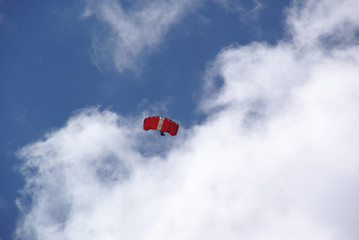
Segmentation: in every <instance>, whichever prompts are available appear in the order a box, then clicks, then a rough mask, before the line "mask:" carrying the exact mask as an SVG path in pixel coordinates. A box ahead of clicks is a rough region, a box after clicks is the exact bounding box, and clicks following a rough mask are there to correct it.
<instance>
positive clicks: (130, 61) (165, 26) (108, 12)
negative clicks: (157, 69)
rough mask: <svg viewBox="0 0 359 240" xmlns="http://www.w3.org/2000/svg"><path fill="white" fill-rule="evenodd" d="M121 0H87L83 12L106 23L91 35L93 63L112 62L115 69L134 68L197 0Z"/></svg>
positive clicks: (120, 70) (135, 68) (102, 64)
mask: <svg viewBox="0 0 359 240" xmlns="http://www.w3.org/2000/svg"><path fill="white" fill-rule="evenodd" d="M123 2H124V1H123ZM123 2H121V1H120V2H119V1H115V0H101V1H90V0H89V1H87V8H86V10H85V13H84V17H89V16H93V15H94V16H96V17H97V19H98V20H99V21H100V22H101V23H103V24H104V26H106V27H105V28H103V29H105V30H103V31H98V32H96V34H94V37H93V61H94V63H95V64H96V65H98V66H100V67H102V66H106V65H108V64H113V65H114V66H115V67H116V68H117V70H118V71H119V72H122V71H124V70H125V69H130V70H138V66H139V65H141V64H142V63H143V61H142V58H146V56H147V55H148V54H149V53H151V52H152V51H153V50H154V49H156V47H158V45H159V44H160V43H161V42H162V41H163V39H164V36H165V35H166V33H167V31H168V30H169V28H170V27H171V26H172V25H174V24H176V23H177V22H178V21H179V20H180V19H181V18H182V17H183V16H184V15H185V14H186V13H187V12H188V11H189V10H191V9H192V8H193V7H194V6H195V5H196V2H198V1H197V0H196V1H190V0H182V1H176V0H171V1H164V0H155V1H140V0H137V1H132V2H131V3H127V4H128V5H129V6H127V7H124V6H123V5H124V4H122V3H123Z"/></svg>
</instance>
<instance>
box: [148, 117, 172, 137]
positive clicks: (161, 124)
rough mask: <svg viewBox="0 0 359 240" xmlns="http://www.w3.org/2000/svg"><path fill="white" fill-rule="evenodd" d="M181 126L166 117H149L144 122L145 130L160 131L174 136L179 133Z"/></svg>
mask: <svg viewBox="0 0 359 240" xmlns="http://www.w3.org/2000/svg"><path fill="white" fill-rule="evenodd" d="M178 128H179V125H178V124H177V123H175V122H174V121H172V120H170V119H168V118H164V117H158V116H153V117H147V118H145V120H143V129H144V130H146V131H148V130H150V129H152V130H159V131H161V132H168V133H169V134H171V135H172V136H175V135H176V134H177V132H178Z"/></svg>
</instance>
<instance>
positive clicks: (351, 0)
mask: <svg viewBox="0 0 359 240" xmlns="http://www.w3.org/2000/svg"><path fill="white" fill-rule="evenodd" d="M303 6H304V9H303ZM358 11H359V4H358V1H356V0H344V1H337V0H329V1H315V0H308V1H304V2H303V1H294V4H293V7H292V8H290V10H289V15H290V18H289V21H288V22H289V29H290V32H291V33H292V34H293V36H294V37H295V43H296V44H298V45H299V46H303V45H304V46H308V45H311V44H317V43H318V41H323V40H325V39H327V40H328V38H329V40H331V41H334V42H343V40H346V41H356V43H358V40H357V38H358V36H356V34H358V25H359V19H358V17H357V15H358V14H357V13H358ZM355 38H356V39H355Z"/></svg>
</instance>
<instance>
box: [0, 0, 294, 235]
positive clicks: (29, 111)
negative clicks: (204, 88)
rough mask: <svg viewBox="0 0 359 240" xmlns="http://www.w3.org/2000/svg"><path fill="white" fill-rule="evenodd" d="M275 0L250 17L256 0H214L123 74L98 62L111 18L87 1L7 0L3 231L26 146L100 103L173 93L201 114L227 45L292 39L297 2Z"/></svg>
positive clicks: (166, 97)
mask: <svg viewBox="0 0 359 240" xmlns="http://www.w3.org/2000/svg"><path fill="white" fill-rule="evenodd" d="M265 4H267V3H265ZM268 4H269V3H268ZM270 4H271V5H264V6H263V8H262V10H261V11H260V12H259V13H258V15H257V17H251V16H250V15H249V10H250V8H251V7H252V6H250V5H248V6H247V7H248V10H247V12H242V13H241V12H238V11H227V10H225V9H224V8H223V7H221V6H219V5H218V4H215V3H214V2H212V1H205V2H203V3H202V4H201V6H200V7H199V8H198V9H195V10H193V11H192V12H190V13H188V14H186V15H185V17H184V18H183V19H182V20H181V21H180V22H179V23H177V24H175V25H173V26H172V27H171V28H170V30H169V32H167V34H165V38H164V39H162V42H161V44H160V45H159V46H157V48H156V49H155V50H153V51H152V53H151V54H149V55H148V56H144V57H143V59H142V60H141V61H142V62H141V63H139V66H140V68H139V72H137V73H134V72H131V71H125V72H123V73H118V72H116V70H115V69H114V68H109V69H99V68H97V67H96V66H95V65H94V64H92V61H91V51H92V50H91V42H92V39H91V38H92V36H93V34H96V32H97V31H98V30H99V29H101V27H103V26H102V25H100V23H99V22H98V21H97V20H96V18H95V17H90V18H86V19H81V18H80V15H81V14H82V13H83V7H84V6H83V5H82V3H81V2H77V3H76V1H25V0H22V1H21V0H20V1H10V0H8V1H7V0H5V1H1V2H0V14H1V15H0V16H3V17H2V18H1V19H2V20H1V21H0V36H1V37H0V133H1V137H0V157H1V161H0V239H2V240H4V239H10V238H11V237H10V236H11V234H12V232H13V231H14V229H15V223H16V219H17V214H18V211H17V208H16V205H15V199H16V197H17V196H18V193H17V191H18V190H19V189H21V187H22V184H23V181H22V178H21V176H20V175H19V174H18V173H17V171H16V167H17V166H19V164H20V162H19V161H20V160H18V159H17V158H16V157H15V152H16V151H17V150H18V149H19V148H21V147H22V146H24V145H25V144H28V143H31V142H33V141H36V140H38V139H40V138H41V137H42V136H43V135H44V133H45V132H46V131H48V130H49V129H52V128H58V127H60V126H62V125H64V124H65V123H66V121H67V119H68V118H69V116H71V114H72V113H73V112H74V111H76V110H78V109H81V108H85V107H88V106H94V105H100V106H102V107H103V108H110V109H112V110H114V111H116V112H118V113H119V114H122V115H135V114H138V113H140V112H141V111H143V110H144V108H145V107H146V106H148V107H151V105H156V104H159V103H163V102H167V103H168V104H167V108H168V111H167V112H166V114H168V115H170V117H171V118H173V119H175V120H177V121H179V122H181V123H182V125H183V126H185V127H189V126H191V124H193V123H195V122H198V120H199V119H200V118H201V116H199V115H198V113H197V112H196V111H195V110H196V106H197V104H198V101H199V100H200V97H201V85H202V83H201V78H202V75H203V73H204V71H205V69H206V64H208V63H209V62H210V61H212V60H214V58H215V56H216V55H217V54H218V53H219V52H220V50H221V49H222V48H224V47H227V46H229V45H233V44H237V45H245V44H248V43H250V42H252V41H265V42H268V43H271V44H275V42H276V41H277V40H279V39H281V38H283V36H284V32H283V29H284V27H283V26H284V15H283V9H284V8H285V7H287V6H288V4H289V1H271V2H270ZM143 103H145V104H143ZM139 127H141V126H139Z"/></svg>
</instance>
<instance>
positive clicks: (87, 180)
mask: <svg viewBox="0 0 359 240" xmlns="http://www.w3.org/2000/svg"><path fill="white" fill-rule="evenodd" d="M333 2H334V1H330V3H331V4H329V5H328V1H324V0H323V1H319V3H318V4H319V5H318V6H317V7H320V6H321V5H320V4H323V6H335V4H332V3H333ZM344 3H346V1H344ZM347 3H348V4H349V3H350V1H347ZM305 6H306V7H308V8H309V7H311V5H310V4H307V5H305ZM296 11H299V10H298V9H297V10H296ZM302 11H303V12H313V14H314V13H316V12H315V11H310V10H309V9H307V8H304V9H302ZM336 14H338V16H337V17H336V19H338V22H341V21H342V20H340V19H342V18H345V19H357V18H359V17H358V16H357V15H351V14H354V12H343V11H338V12H337V13H336ZM347 14H349V16H348V15H347ZM308 17H309V18H311V19H312V21H313V25H316V22H315V21H316V20H317V19H316V18H315V16H312V15H310V16H306V17H305V18H304V19H301V18H297V17H296V16H293V15H290V16H289V22H290V24H291V25H290V26H294V25H295V26H301V25H303V23H302V22H305V21H307V18H308ZM292 18H294V20H293V19H292ZM318 21H321V18H320V16H319V19H318ZM353 22H356V21H353ZM357 26H358V25H353V26H352V27H351V29H354V28H356V27H357ZM304 29H305V28H303V30H302V32H297V31H293V42H282V43H279V44H277V45H275V46H271V45H266V44H262V43H253V44H250V45H248V46H243V47H234V48H228V49H225V50H224V51H223V52H222V53H220V54H219V55H218V57H217V58H216V60H215V61H214V62H213V64H212V67H211V68H210V69H209V70H208V75H207V78H206V79H205V80H206V83H207V85H206V86H207V88H206V93H205V95H206V98H205V99H204V102H203V105H202V108H203V109H205V110H206V111H207V113H208V115H209V117H208V120H207V121H206V122H204V123H203V124H201V125H199V126H194V127H192V128H191V129H189V130H186V129H183V128H180V134H179V135H178V136H177V137H172V138H170V137H169V136H167V137H165V138H154V137H153V135H152V134H151V133H148V132H144V131H142V130H141V124H142V122H141V121H142V119H143V116H139V117H137V118H134V119H126V118H123V117H121V116H119V115H117V114H116V113H113V112H109V111H99V110H98V109H87V110H84V111H81V112H79V113H77V114H75V115H74V116H73V117H72V118H71V119H70V120H69V122H68V123H67V125H66V126H64V127H62V128H60V129H58V130H56V131H53V132H51V133H49V134H48V135H47V136H46V137H45V138H44V139H43V140H41V141H39V142H36V143H34V144H31V145H29V146H27V147H25V148H23V149H22V151H21V152H20V155H21V157H22V158H23V159H24V161H25V162H24V168H23V172H24V174H25V179H26V182H27V185H26V187H25V189H24V192H25V193H27V194H29V195H30V196H31V197H32V199H33V200H32V204H30V206H28V207H27V205H28V202H27V201H26V199H25V200H23V201H21V200H19V201H18V205H19V207H20V210H21V212H22V218H21V219H22V220H21V221H20V222H19V226H18V228H17V236H18V238H19V239H55V240H56V239H65V240H67V239H69V240H70V239H89V240H91V239H104V240H107V239H146V240H152V239H156V240H161V239H169V238H170V239H206V240H208V239H209V240H211V239H266V240H267V239H276V240H281V239H294V240H295V239H318V240H320V239H323V240H324V239H325V240H328V239H331V240H341V239H346V240H356V239H357V236H358V235H359V231H358V228H357V226H358V223H359V208H358V207H357V203H358V201H359V190H358V182H359V162H358V157H359V153H358V150H357V149H358V148H357V146H358V143H359V135H358V134H357V133H358V132H359V127H358V126H359V125H358V124H357V123H358V122H359V106H358V102H359V94H358V92H359V77H358V76H359V69H358V67H357V66H358V65H359V46H358V45H356V44H355V43H354V42H348V41H347V40H346V39H344V42H345V44H344V43H339V44H336V45H335V46H331V47H330V48H327V47H326V46H324V45H322V44H321V43H322V42H321V40H320V39H319V38H313V39H312V41H311V42H307V43H305V44H306V47H304V48H303V46H304V45H303V44H298V41H301V39H302V38H303V36H305V35H306V34H305V32H304ZM328 29H332V31H334V32H328V33H329V34H331V35H333V36H335V32H336V30H337V28H328ZM346 30H348V29H347V28H343V29H341V31H339V32H340V34H341V35H342V34H346V33H345V31H346ZM308 31H312V30H311V28H308ZM319 35H320V34H318V36H319ZM308 46H310V47H308ZM336 46H338V47H336ZM339 46H340V47H339ZM218 79H221V80H223V85H222V87H221V89H220V90H219V91H218V90H216V89H215V88H214V87H213V86H214V85H216V84H215V83H214V82H213V81H215V80H218Z"/></svg>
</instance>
